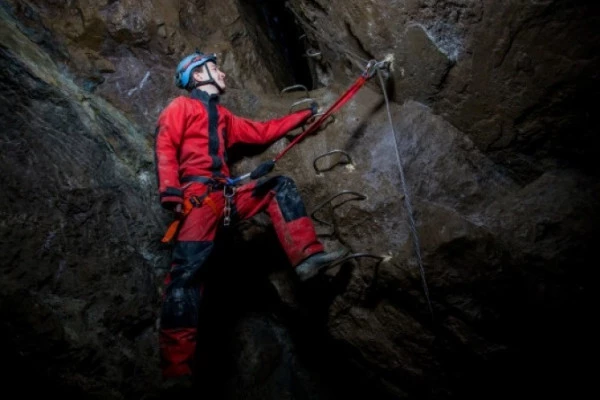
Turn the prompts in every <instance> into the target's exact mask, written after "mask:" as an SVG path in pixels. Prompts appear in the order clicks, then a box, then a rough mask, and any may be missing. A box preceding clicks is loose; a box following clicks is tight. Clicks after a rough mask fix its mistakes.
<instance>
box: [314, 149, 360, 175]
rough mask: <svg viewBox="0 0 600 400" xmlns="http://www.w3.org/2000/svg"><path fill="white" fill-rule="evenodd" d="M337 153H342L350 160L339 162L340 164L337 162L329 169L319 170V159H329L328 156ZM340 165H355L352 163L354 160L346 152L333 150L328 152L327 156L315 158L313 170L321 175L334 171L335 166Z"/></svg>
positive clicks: (322, 155)
mask: <svg viewBox="0 0 600 400" xmlns="http://www.w3.org/2000/svg"><path fill="white" fill-rule="evenodd" d="M336 153H341V154H344V155H345V156H346V157H348V160H347V161H345V162H344V161H338V162H336V163H335V164H333V165H331V166H330V167H329V168H324V169H319V168H318V167H317V161H318V160H319V159H321V158H323V157H327V156H329V155H332V154H336ZM338 164H343V165H346V164H352V165H354V163H353V162H352V158H350V154H348V153H346V152H345V151H344V150H331V151H328V152H327V153H325V154H321V155H320V156H318V157H317V158H315V160H314V161H313V168H314V169H315V171H316V172H317V173H319V172H325V171H329V170H332V169H333V167H335V166H336V165H338Z"/></svg>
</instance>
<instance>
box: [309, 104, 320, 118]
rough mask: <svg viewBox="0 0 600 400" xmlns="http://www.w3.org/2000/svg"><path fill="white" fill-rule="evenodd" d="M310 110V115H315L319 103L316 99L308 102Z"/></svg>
mask: <svg viewBox="0 0 600 400" xmlns="http://www.w3.org/2000/svg"><path fill="white" fill-rule="evenodd" d="M310 112H311V113H312V115H315V114H316V113H317V112H319V104H318V103H317V102H316V101H313V102H312V103H310Z"/></svg>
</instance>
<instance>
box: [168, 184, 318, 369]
mask: <svg viewBox="0 0 600 400" xmlns="http://www.w3.org/2000/svg"><path fill="white" fill-rule="evenodd" d="M193 185H194V186H191V187H190V190H189V191H188V190H186V194H185V196H186V197H189V196H190V195H193V196H197V198H198V199H200V200H201V201H200V202H199V203H198V206H197V207H194V208H193V209H192V211H191V212H190V213H189V214H188V215H187V217H186V218H185V220H184V222H183V224H182V225H181V228H180V230H179V232H178V235H177V241H176V243H175V246H174V248H173V254H172V261H171V269H170V271H169V273H168V274H167V276H166V279H165V285H166V289H165V292H164V298H163V305H162V311H161V319H160V332H159V341H160V355H161V367H162V372H163V376H164V377H165V378H169V377H175V376H180V375H189V374H192V370H193V362H194V354H195V352H196V336H197V332H198V317H199V309H200V301H201V299H202V291H201V286H200V285H201V282H202V280H201V273H202V267H203V265H204V264H205V262H206V260H207V259H208V257H209V255H210V253H211V252H212V250H213V248H214V239H215V235H216V232H217V228H218V226H219V224H220V223H222V221H223V210H224V207H225V197H224V195H223V191H222V190H215V191H210V187H209V186H207V185H206V184H201V183H194V184H193ZM206 196H208V198H209V200H206V199H205V197H206ZM202 199H204V201H202ZM261 211H266V212H267V214H268V215H269V217H270V218H271V221H272V223H273V227H274V229H275V233H276V234H277V238H278V239H279V242H280V243H281V246H282V248H283V250H284V252H285V253H286V255H287V257H288V259H289V261H290V264H291V265H292V266H293V267H295V266H296V265H298V264H299V263H300V262H301V261H302V260H304V259H305V258H306V257H308V256H310V255H312V254H314V253H317V252H320V251H323V245H322V244H321V243H320V242H319V240H318V239H317V235H316V232H315V229H314V226H313V223H312V220H311V219H310V218H309V217H308V216H307V214H306V210H305V207H304V203H303V201H302V199H301V198H300V195H299V193H298V190H297V188H296V185H295V184H294V182H293V181H292V180H291V179H290V178H287V177H284V176H275V177H272V178H269V179H265V180H259V181H253V182H251V183H248V184H246V185H243V186H240V187H238V188H237V189H236V191H235V193H234V195H233V198H232V207H231V223H232V224H234V223H235V222H236V221H240V220H243V219H247V218H251V217H252V216H254V215H256V214H257V213H259V212H261ZM199 278H200V279H199Z"/></svg>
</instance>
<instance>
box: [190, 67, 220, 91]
mask: <svg viewBox="0 0 600 400" xmlns="http://www.w3.org/2000/svg"><path fill="white" fill-rule="evenodd" d="M205 67H206V68H208V70H209V71H210V76H212V77H213V79H214V80H215V82H216V83H217V85H218V86H219V87H220V88H221V90H225V72H223V71H221V70H220V69H219V67H217V64H215V63H214V62H208V63H206V64H205ZM206 68H200V69H199V70H198V71H196V72H194V78H195V79H196V80H199V81H206V80H209V79H210V76H209V75H208V73H207V72H206Z"/></svg>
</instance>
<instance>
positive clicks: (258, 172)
mask: <svg viewBox="0 0 600 400" xmlns="http://www.w3.org/2000/svg"><path fill="white" fill-rule="evenodd" d="M274 167H275V161H274V160H269V161H265V162H264V163H262V164H260V165H259V166H258V167H256V169H255V170H254V171H252V173H251V174H250V178H252V179H258V178H260V177H263V176H265V175H266V174H268V173H269V172H271V171H272V170H273V168H274Z"/></svg>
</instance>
